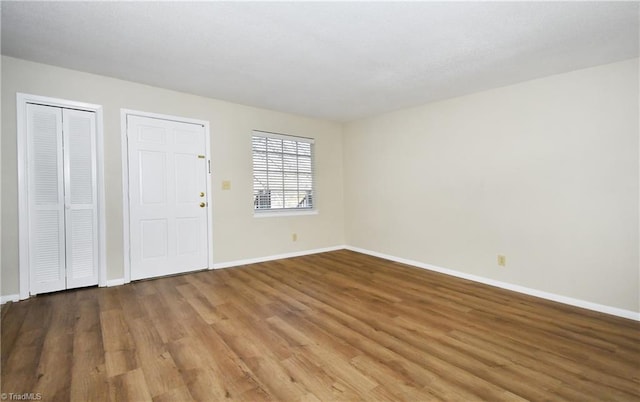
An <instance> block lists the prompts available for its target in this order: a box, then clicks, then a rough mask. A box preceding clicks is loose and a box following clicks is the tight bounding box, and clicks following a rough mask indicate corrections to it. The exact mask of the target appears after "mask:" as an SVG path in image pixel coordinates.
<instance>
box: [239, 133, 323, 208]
mask: <svg viewBox="0 0 640 402" xmlns="http://www.w3.org/2000/svg"><path fill="white" fill-rule="evenodd" d="M256 137H258V138H265V139H266V140H267V141H268V140H269V139H276V140H282V141H293V142H295V143H296V151H295V153H287V152H286V151H285V150H284V149H282V150H281V152H273V153H274V154H279V155H281V156H282V166H281V167H280V169H273V170H270V169H269V168H268V162H266V161H265V163H266V165H265V168H264V169H256V152H261V151H256V145H255V139H256ZM301 143H302V144H309V145H310V149H309V155H308V156H309V159H310V167H309V169H310V170H308V171H305V170H306V169H304V170H302V171H301V169H300V165H299V161H300V157H301V156H302V157H303V158H304V157H305V156H306V155H305V154H304V153H300V151H299V150H298V145H299V144H301ZM283 145H284V144H283ZM264 152H265V154H264V155H265V159H266V157H267V155H268V154H269V152H268V145H265V151H264ZM287 155H288V156H294V155H295V157H296V164H297V165H296V170H295V172H294V171H292V170H289V171H287V169H286V168H285V161H284V158H285V156H287ZM251 164H252V168H251V172H252V174H253V184H252V194H253V215H254V217H261V218H262V217H274V216H290V215H315V214H317V213H318V206H317V192H316V172H315V139H313V138H309V137H301V136H294V135H287V134H280V133H273V132H269V131H263V130H253V131H252V133H251ZM270 172H276V173H282V187H281V190H280V189H278V190H280V191H279V192H281V193H282V197H283V199H282V202H283V203H284V202H286V201H285V198H284V197H285V194H286V192H287V190H286V189H287V187H286V184H285V181H286V180H285V174H286V173H289V174H294V175H295V177H296V180H297V183H296V187H295V190H293V191H296V192H298V196H297V197H298V198H297V199H298V203H299V204H300V203H302V202H310V203H311V206H310V207H301V206H297V207H288V208H287V207H284V204H283V207H281V208H272V207H271V206H269V207H267V208H258V207H257V206H258V198H257V197H259V195H258V193H257V191H258V190H260V189H259V188H257V187H256V180H257V179H256V174H257V173H260V174H262V175H263V178H264V177H265V176H264V175H266V176H267V177H269V175H270ZM306 174H309V175H310V181H311V185H310V187H311V189H310V190H308V189H301V183H300V175H306ZM267 190H268V191H273V189H271V188H269V185H268V184H267ZM301 191H307V195H306V196H305V197H309V200H302V201H300V198H299V197H300V192H301ZM270 197H271V193H269V203H270V202H271V199H270Z"/></svg>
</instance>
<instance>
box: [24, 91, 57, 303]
mask: <svg viewBox="0 0 640 402" xmlns="http://www.w3.org/2000/svg"><path fill="white" fill-rule="evenodd" d="M27 160H28V161H29V163H28V167H27V182H28V187H27V188H28V194H29V197H28V199H29V276H30V282H31V283H30V292H31V294H38V293H43V292H54V291H57V290H62V289H64V288H65V286H66V282H65V243H64V236H65V235H64V197H63V194H64V193H63V187H62V186H63V157H62V109H60V108H56V107H50V106H41V105H33V104H29V105H27Z"/></svg>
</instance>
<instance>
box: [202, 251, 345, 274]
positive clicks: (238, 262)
mask: <svg viewBox="0 0 640 402" xmlns="http://www.w3.org/2000/svg"><path fill="white" fill-rule="evenodd" d="M345 248H347V246H333V247H325V248H316V249H313V250H303V251H295V252H293V253H286V254H276V255H269V256H265V257H257V258H249V259H246V260H236V261H228V262H220V263H218V264H213V269H220V268H231V267H237V266H239V265H247V264H256V263H260V262H266V261H273V260H281V259H284V258H292V257H301V256H303V255H310V254H318V253H326V252H328V251H336V250H344V249H345Z"/></svg>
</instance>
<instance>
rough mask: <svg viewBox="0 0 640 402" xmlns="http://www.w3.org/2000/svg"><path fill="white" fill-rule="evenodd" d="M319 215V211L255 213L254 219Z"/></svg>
mask: <svg viewBox="0 0 640 402" xmlns="http://www.w3.org/2000/svg"><path fill="white" fill-rule="evenodd" d="M302 215H318V210H317V209H312V210H304V211H253V217H254V218H275V217H278V216H302Z"/></svg>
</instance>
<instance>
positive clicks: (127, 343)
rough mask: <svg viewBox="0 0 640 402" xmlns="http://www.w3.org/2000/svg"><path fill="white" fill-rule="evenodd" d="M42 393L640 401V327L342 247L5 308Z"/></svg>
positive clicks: (21, 364)
mask: <svg viewBox="0 0 640 402" xmlns="http://www.w3.org/2000/svg"><path fill="white" fill-rule="evenodd" d="M1 334H2V338H1V342H2V367H1V368H2V374H1V379H2V385H1V391H2V392H3V393H9V392H13V393H16V394H20V393H24V392H39V393H41V394H42V400H44V401H66V400H73V401H102V400H104V401H106V400H112V401H126V400H130V401H150V400H153V401H158V402H159V401H190V400H196V401H216V400H217V401H222V400H225V401H229V400H238V401H262V400H275V401H334V400H335V401H337V400H349V401H355V400H366V401H374V400H375V401H377V400H380V401H429V400H447V401H472V400H489V401H502V400H508V401H522V400H533V401H541V400H553V401H559V400H571V401H602V400H607V401H640V323H638V322H634V321H631V320H625V319H622V318H616V317H612V316H607V315H604V314H599V313H595V312H590V311H586V310H581V309H577V308H573V307H569V306H565V305H560V304H556V303H553V302H549V301H545V300H541V299H536V298H533V297H529V296H524V295H520V294H516V293H513V292H509V291H505V290H501V289H497V288H492V287H488V286H484V285H479V284H475V283H472V282H468V281H464V280H461V279H457V278H452V277H448V276H445V275H441V274H437V273H432V272H429V271H425V270H421V269H418V268H412V267H409V266H406V265H402V264H399V263H394V262H390V261H386V260H382V259H379V258H375V257H370V256H366V255H362V254H358V253H354V252H350V251H346V250H341V251H335V252H330V253H323V254H316V255H311V256H306V257H299V258H292V259H287V260H279V261H272V262H266V263H261V264H253V265H247V266H243V267H237V268H230V269H224V270H218V271H205V272H198V273H192V274H187V275H182V276H175V277H169V278H162V279H157V280H149V281H142V282H135V283H132V284H129V285H125V286H120V287H114V288H101V289H98V288H90V289H83V290H78V291H68V292H61V293H56V294H50V295H42V296H37V297H35V298H32V299H30V300H27V301H23V302H19V303H14V304H9V305H8V307H7V306H5V307H3V311H2V331H1Z"/></svg>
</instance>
